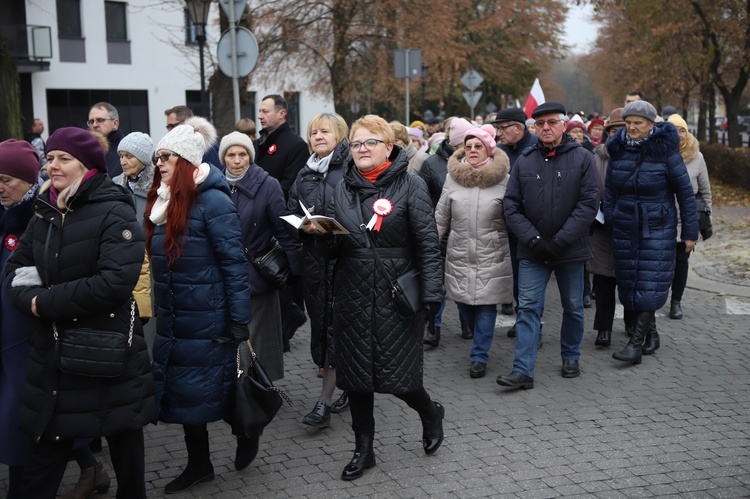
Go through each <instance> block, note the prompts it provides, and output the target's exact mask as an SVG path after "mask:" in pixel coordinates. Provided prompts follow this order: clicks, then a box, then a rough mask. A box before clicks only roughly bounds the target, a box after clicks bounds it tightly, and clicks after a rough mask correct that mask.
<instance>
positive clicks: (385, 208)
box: [367, 198, 393, 231]
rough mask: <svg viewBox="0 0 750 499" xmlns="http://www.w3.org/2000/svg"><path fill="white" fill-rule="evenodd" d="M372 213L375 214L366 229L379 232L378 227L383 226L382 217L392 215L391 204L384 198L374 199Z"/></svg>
mask: <svg viewBox="0 0 750 499" xmlns="http://www.w3.org/2000/svg"><path fill="white" fill-rule="evenodd" d="M372 211H373V212H375V214H374V215H373V216H372V218H371V219H370V221H369V222H368V224H367V228H368V229H370V230H377V231H379V230H380V226H381V225H382V224H383V217H387V216H388V215H390V214H391V213H393V203H391V201H390V199H386V198H380V199H376V200H375V202H374V203H372Z"/></svg>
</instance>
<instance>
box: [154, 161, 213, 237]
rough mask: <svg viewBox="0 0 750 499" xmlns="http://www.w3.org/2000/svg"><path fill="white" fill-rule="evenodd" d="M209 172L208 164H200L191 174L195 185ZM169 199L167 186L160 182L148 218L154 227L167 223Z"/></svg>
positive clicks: (169, 194) (169, 193) (204, 178)
mask: <svg viewBox="0 0 750 499" xmlns="http://www.w3.org/2000/svg"><path fill="white" fill-rule="evenodd" d="M210 170H211V167H210V166H208V163H201V164H200V165H198V168H196V170H195V173H193V178H194V179H195V185H200V184H202V183H203V181H204V180H206V178H207V177H208V172H209V171H210ZM170 197H171V192H170V190H169V186H168V185H167V184H165V183H164V182H162V183H161V185H160V186H159V188H158V189H157V190H156V201H154V205H153V206H152V207H151V214H150V215H149V217H148V218H149V219H151V221H152V222H153V223H154V224H155V225H164V224H165V223H166V222H167V206H169V198H170Z"/></svg>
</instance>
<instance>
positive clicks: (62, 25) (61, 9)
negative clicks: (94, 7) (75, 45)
mask: <svg viewBox="0 0 750 499" xmlns="http://www.w3.org/2000/svg"><path fill="white" fill-rule="evenodd" d="M57 36H59V37H60V38H83V32H82V31H81V0H57Z"/></svg>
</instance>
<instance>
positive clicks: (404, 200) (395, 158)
mask: <svg viewBox="0 0 750 499" xmlns="http://www.w3.org/2000/svg"><path fill="white" fill-rule="evenodd" d="M389 159H390V161H392V162H393V164H392V165H391V166H390V167H389V168H388V169H386V170H385V171H384V172H383V173H381V174H380V176H379V177H378V179H377V180H376V181H375V184H372V183H370V181H368V180H367V179H365V178H364V177H363V176H362V175H361V174H360V173H359V171H358V170H357V168H356V166H355V165H354V162H353V161H349V163H348V164H347V167H346V172H345V173H344V180H343V181H342V182H340V183H339V184H338V185H337V186H336V189H335V191H334V194H333V203H332V206H331V207H330V209H329V215H331V216H333V217H335V218H336V220H338V221H339V222H341V224H343V225H344V227H346V228H347V229H348V230H349V231H350V234H347V235H342V236H336V238H335V240H336V249H337V254H338V260H337V262H336V270H335V274H334V291H333V299H334V304H333V336H334V339H335V342H336V384H337V386H338V387H339V388H341V389H342V390H350V391H355V392H378V393H408V392H412V391H414V390H417V389H419V388H421V387H422V369H423V361H422V336H423V332H424V314H423V313H422V312H420V313H418V314H416V315H415V316H414V317H413V318H412V319H409V320H404V319H401V318H399V316H398V315H397V314H396V310H395V307H394V304H393V299H392V297H391V292H390V288H391V285H390V282H388V281H387V280H386V279H385V278H384V276H383V275H382V273H381V272H380V271H379V270H378V268H377V267H376V264H375V260H374V258H373V254H372V248H371V246H370V239H369V238H368V235H367V232H366V229H363V228H362V227H363V224H366V223H367V222H368V221H369V220H370V218H371V217H372V215H373V210H372V206H373V203H374V202H375V201H376V200H377V199H380V198H386V199H388V200H390V201H391V203H392V205H393V211H392V212H391V214H389V215H387V216H385V217H384V218H383V222H382V227H381V229H380V231H379V232H373V233H371V234H370V235H371V236H372V240H373V241H374V243H375V246H376V247H377V250H378V252H379V254H380V257H381V260H382V263H383V266H384V267H385V269H386V272H387V273H388V275H389V276H390V279H395V278H396V277H398V276H399V275H401V274H402V273H404V272H405V271H406V270H408V269H409V268H412V267H414V266H416V267H418V268H419V271H420V279H421V285H422V303H423V304H425V305H427V304H429V303H437V302H440V301H441V300H442V298H443V294H444V293H443V285H442V281H443V276H442V265H441V258H440V246H439V244H438V232H437V227H436V225H435V218H434V217H433V212H432V205H431V203H430V198H429V194H428V192H427V187H426V186H425V184H424V181H423V180H422V179H420V178H419V177H418V176H416V175H412V174H409V173H408V172H407V166H408V158H407V157H406V153H405V152H404V151H403V150H402V149H401V148H400V147H398V146H394V148H393V152H392V153H391V157H390V158H389Z"/></svg>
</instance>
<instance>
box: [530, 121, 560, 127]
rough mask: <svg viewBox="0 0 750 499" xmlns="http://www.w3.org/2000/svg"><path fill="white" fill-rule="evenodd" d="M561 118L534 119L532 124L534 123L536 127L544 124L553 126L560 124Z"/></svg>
mask: <svg viewBox="0 0 750 499" xmlns="http://www.w3.org/2000/svg"><path fill="white" fill-rule="evenodd" d="M561 121H562V120H536V121H535V122H534V125H536V127H537V128H544V125H549V126H550V127H555V126H557V125H559V124H560V122H561Z"/></svg>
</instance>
